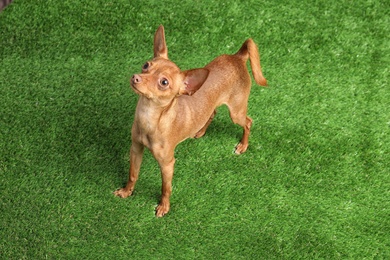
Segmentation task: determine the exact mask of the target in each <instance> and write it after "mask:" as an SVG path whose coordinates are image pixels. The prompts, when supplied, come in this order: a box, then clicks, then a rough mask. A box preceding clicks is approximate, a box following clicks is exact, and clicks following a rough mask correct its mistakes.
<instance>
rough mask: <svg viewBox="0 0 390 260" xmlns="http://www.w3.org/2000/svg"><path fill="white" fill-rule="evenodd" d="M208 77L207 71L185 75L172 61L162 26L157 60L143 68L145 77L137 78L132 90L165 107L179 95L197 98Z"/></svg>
mask: <svg viewBox="0 0 390 260" xmlns="http://www.w3.org/2000/svg"><path fill="white" fill-rule="evenodd" d="M208 74H209V71H208V70H207V69H205V68H200V69H192V70H187V71H181V70H180V68H179V67H178V66H176V64H175V63H173V62H172V61H170V60H169V59H168V48H167V45H166V42H165V34H164V27H163V26H162V25H160V27H159V28H158V29H157V31H156V34H155V36H154V58H153V59H152V60H150V61H148V62H146V63H145V64H144V65H143V66H142V73H141V74H135V75H133V77H132V78H131V86H132V88H133V89H134V91H135V92H136V93H137V94H140V95H142V96H144V97H146V98H148V99H151V100H154V101H156V102H158V103H163V104H165V103H169V102H170V101H171V100H172V99H174V98H175V97H177V96H179V95H182V94H186V95H192V94H194V93H195V92H196V91H197V90H198V89H199V88H200V87H201V86H202V84H203V83H204V82H205V80H206V79H207V76H208Z"/></svg>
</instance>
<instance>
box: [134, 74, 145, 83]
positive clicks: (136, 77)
mask: <svg viewBox="0 0 390 260" xmlns="http://www.w3.org/2000/svg"><path fill="white" fill-rule="evenodd" d="M131 82H132V83H141V82H142V78H141V76H140V75H137V74H135V75H133V77H132V78H131Z"/></svg>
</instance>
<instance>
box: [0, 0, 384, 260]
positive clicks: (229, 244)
mask: <svg viewBox="0 0 390 260" xmlns="http://www.w3.org/2000/svg"><path fill="white" fill-rule="evenodd" d="M389 7H390V6H389V3H388V2H387V1H379V0H376V1H370V2H367V1H354V2H351V1H346V0H343V1H338V2H329V1H307V2H304V3H302V2H300V1H279V2H269V1H260V2H259V1H243V2H237V1H223V2H220V1H208V2H196V4H194V2H193V1H180V2H176V1H147V2H141V1H115V2H114V1H112V2H107V1H100V0H99V1H87V0H84V1H50V0H49V1H48V0H46V1H43V0H35V1H28V0H25V1H23V0H19V1H18V0H15V1H13V3H12V4H11V5H9V6H8V7H7V8H6V9H4V10H3V11H2V12H1V13H0V32H1V36H0V41H1V42H0V46H1V49H0V55H1V56H0V67H1V69H0V100H1V105H0V106H1V110H0V111H1V114H0V115H1V116H0V174H1V178H0V190H1V197H0V208H1V218H0V221H1V222H0V223H1V224H0V230H1V232H0V233H1V237H0V254H1V256H2V258H4V259H42V258H51V259H57V258H65V259H93V258H99V259H100V258H102V259H105V258H106V259H114V258H118V259H124V258H130V259H192V258H200V259H296V258H304V259H317V258H321V259H363V258H365V259H385V258H389V257H390V252H389V236H388V234H389V233H390V230H389V225H390V223H389V222H390V221H389V215H390V214H389V213H390V212H389V188H390V187H389V169H390V165H389V161H390V158H389V157H390V156H389V143H390V135H389V132H390V124H389V121H390V118H389V115H390V111H389V100H390V94H389V93H390V91H389V87H388V83H389V68H388V65H389V51H390V48H389V43H390V41H389V36H388V35H389V27H388V24H389V11H388V10H390V9H389ZM159 24H164V26H165V28H166V37H167V43H168V49H169V54H170V58H171V59H172V60H173V61H175V62H176V63H177V64H178V65H179V66H180V67H181V68H183V69H188V68H194V67H200V66H203V65H205V64H206V63H207V62H209V61H211V60H212V59H213V58H214V57H216V56H217V55H219V54H222V53H234V52H236V51H237V50H238V48H239V47H240V46H241V44H242V43H243V42H244V40H245V39H246V38H248V37H252V38H253V39H254V40H255V42H256V43H257V44H258V45H259V49H260V52H261V59H262V66H263V71H264V75H265V76H266V77H267V79H268V82H269V88H266V89H265V88H261V87H259V86H253V88H252V93H251V96H250V100H249V115H250V116H251V117H252V118H253V119H254V125H253V127H252V135H251V138H250V147H249V149H248V151H247V152H246V153H245V154H243V155H241V156H235V155H233V154H232V150H233V147H234V145H235V144H236V143H237V142H238V140H239V137H240V135H241V129H240V128H239V127H237V126H234V125H233V124H232V123H231V121H230V119H229V117H228V112H227V109H226V108H225V107H221V108H220V109H219V113H218V114H217V116H216V118H215V119H214V121H213V123H212V124H211V126H210V128H209V129H208V132H207V134H206V136H205V137H203V138H202V139H199V140H187V141H186V142H183V143H181V144H180V145H179V146H178V147H177V151H176V158H177V163H176V168H175V178H174V191H173V196H172V201H171V202H172V209H171V212H170V213H169V214H168V215H167V216H166V217H164V218H163V219H157V218H155V217H154V214H153V210H154V207H155V205H156V204H157V202H158V198H159V195H160V186H161V181H160V176H159V175H160V174H159V169H158V166H157V163H156V162H155V160H154V159H153V158H152V156H151V154H150V153H149V152H146V153H145V156H144V161H143V165H142V168H141V174H140V180H139V182H138V184H137V187H136V191H135V194H134V196H133V197H131V198H129V199H125V200H121V199H119V198H116V197H114V196H113V194H112V192H113V191H114V190H115V189H116V188H119V187H121V186H122V185H123V184H124V183H125V182H126V180H127V170H128V150H129V147H130V127H131V124H132V119H133V114H134V109H135V105H136V101H137V96H136V95H135V94H134V93H132V92H131V91H130V89H129V82H128V79H129V77H130V76H131V75H132V74H133V73H136V72H139V71H140V66H141V65H142V64H143V63H144V61H145V60H147V59H149V58H150V57H151V56H152V37H153V33H154V31H155V29H156V28H157V26H158V25H159Z"/></svg>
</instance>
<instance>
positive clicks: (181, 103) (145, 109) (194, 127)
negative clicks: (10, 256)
mask: <svg viewBox="0 0 390 260" xmlns="http://www.w3.org/2000/svg"><path fill="white" fill-rule="evenodd" d="M248 58H249V59H250V65H251V67H252V73H253V76H254V78H255V81H256V82H257V84H259V85H262V86H266V85H267V81H266V79H265V78H264V77H263V74H262V72H261V67H260V58H259V53H258V50H257V46H256V44H255V43H254V42H253V40H252V39H248V40H246V41H245V43H244V44H243V45H242V47H241V49H240V50H239V51H238V52H237V53H236V54H234V55H222V56H219V57H217V58H216V59H214V60H213V61H212V62H211V63H210V64H208V65H207V66H206V67H204V68H199V69H192V70H187V71H181V70H180V69H179V67H178V66H176V64H175V63H173V62H172V61H170V60H169V59H168V49H167V46H166V43H165V34H164V27H163V26H162V25H160V27H159V28H158V29H157V31H156V33H155V36H154V58H153V59H152V60H150V61H148V62H146V63H145V64H144V65H143V66H142V73H141V74H135V75H134V76H133V77H132V78H131V86H132V88H133V90H134V91H135V92H136V93H137V94H139V100H138V104H137V108H136V111H135V117H134V123H133V127H132V130H131V137H132V144H131V148H130V171H129V180H128V182H127V185H126V187H124V188H122V189H119V190H117V191H115V192H114V194H115V195H116V196H119V197H121V198H126V197H128V196H130V195H131V194H132V193H133V191H134V186H135V183H136V182H137V179H138V173H139V171H140V166H141V161H142V155H143V150H144V147H147V148H148V149H149V150H150V151H151V153H152V154H153V156H154V157H155V159H156V160H157V162H158V164H159V166H160V169H161V177H162V195H161V201H160V203H159V205H158V206H157V208H156V216H157V217H162V216H164V215H165V214H167V213H168V212H169V208H170V202H169V198H170V196H171V193H172V178H173V169H174V164H175V158H174V151H175V147H176V145H177V144H179V143H180V142H182V141H184V140H185V139H187V138H190V137H192V138H199V137H201V136H203V135H204V134H205V132H206V129H207V127H208V126H209V125H210V123H211V121H212V119H213V117H214V115H215V113H216V112H215V109H216V108H217V107H218V106H220V105H222V104H225V105H227V107H228V108H229V111H230V117H231V119H232V121H233V122H234V123H235V124H238V125H240V126H242V128H243V129H244V134H243V136H242V138H241V141H240V142H239V143H238V145H237V146H236V148H235V153H236V154H241V153H243V152H245V151H246V149H247V148H248V138H249V133H250V128H251V125H252V119H251V118H249V117H248V116H247V115H246V113H247V103H248V97H249V92H250V89H251V78H250V75H249V72H248V69H247V67H246V62H247V60H248Z"/></svg>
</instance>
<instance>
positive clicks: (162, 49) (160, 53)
mask: <svg viewBox="0 0 390 260" xmlns="http://www.w3.org/2000/svg"><path fill="white" fill-rule="evenodd" d="M154 57H155V58H157V57H161V58H164V59H168V48H167V44H166V43H165V33H164V26H162V25H160V26H159V27H158V29H157V31H156V33H155V34H154Z"/></svg>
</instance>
